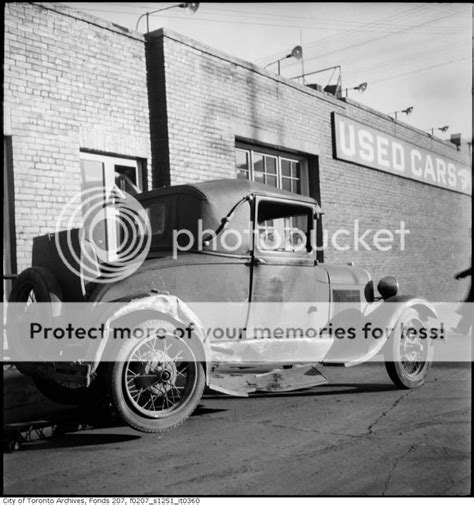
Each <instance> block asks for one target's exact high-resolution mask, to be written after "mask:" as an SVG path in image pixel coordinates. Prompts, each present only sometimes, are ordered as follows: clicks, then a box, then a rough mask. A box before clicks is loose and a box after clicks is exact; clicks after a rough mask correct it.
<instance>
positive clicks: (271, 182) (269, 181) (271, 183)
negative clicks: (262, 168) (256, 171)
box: [266, 175, 277, 188]
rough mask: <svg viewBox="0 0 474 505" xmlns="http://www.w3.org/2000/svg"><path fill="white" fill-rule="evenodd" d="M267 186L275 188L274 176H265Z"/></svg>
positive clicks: (275, 179) (275, 180)
mask: <svg viewBox="0 0 474 505" xmlns="http://www.w3.org/2000/svg"><path fill="white" fill-rule="evenodd" d="M266 182H267V184H268V185H269V186H273V187H275V188H276V187H277V178H276V175H267V181H266Z"/></svg>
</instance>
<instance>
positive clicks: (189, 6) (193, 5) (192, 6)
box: [135, 2, 199, 33]
mask: <svg viewBox="0 0 474 505" xmlns="http://www.w3.org/2000/svg"><path fill="white" fill-rule="evenodd" d="M176 7H179V8H180V9H186V10H187V11H188V12H189V13H190V14H194V13H195V12H196V11H197V10H198V9H199V2H190V3H188V2H186V3H181V4H175V5H170V6H168V7H163V8H161V9H157V10H155V11H149V12H145V14H142V15H141V16H140V17H139V18H138V20H137V26H136V27H135V30H138V25H139V23H140V21H141V20H142V19H143V18H144V17H146V32H147V33H149V32H150V23H149V19H150V16H151V14H156V13H157V12H162V11H167V10H169V9H174V8H176Z"/></svg>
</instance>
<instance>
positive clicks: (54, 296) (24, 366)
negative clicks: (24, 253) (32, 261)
mask: <svg viewBox="0 0 474 505" xmlns="http://www.w3.org/2000/svg"><path fill="white" fill-rule="evenodd" d="M61 300H62V292H61V288H60V286H59V284H58V282H57V280H56V278H55V277H54V275H53V274H52V273H51V272H50V271H49V270H48V269H47V268H43V267H30V268H27V269H26V270H23V272H21V273H20V275H19V276H18V277H17V278H16V279H15V282H14V283H13V286H12V290H11V293H10V297H9V302H13V303H15V304H18V305H17V306H16V307H15V312H14V314H15V316H14V317H19V316H21V313H22V312H27V311H28V308H29V306H30V305H31V304H33V303H47V304H51V305H50V307H51V313H52V311H53V304H54V303H57V302H60V301H61ZM20 304H23V307H21V305H20ZM12 317H13V316H12ZM13 339H14V335H8V345H9V348H13V349H14V348H15V342H14V340H13ZM13 354H14V355H15V354H21V351H18V353H15V352H14V353H13ZM15 366H16V368H17V369H18V370H19V371H20V372H21V373H23V374H25V375H30V376H31V377H32V379H33V381H34V383H35V385H36V387H37V388H38V389H39V391H40V392H41V393H42V394H43V395H44V396H46V397H47V398H49V399H50V400H52V401H54V402H56V403H61V404H65V405H78V404H80V403H83V402H84V401H86V400H87V388H86V387H82V386H77V385H76V384H72V383H65V382H56V381H55V380H54V379H52V378H49V377H45V376H44V375H42V374H41V373H40V372H39V370H40V369H41V363H36V362H26V361H19V360H18V361H16V362H15Z"/></svg>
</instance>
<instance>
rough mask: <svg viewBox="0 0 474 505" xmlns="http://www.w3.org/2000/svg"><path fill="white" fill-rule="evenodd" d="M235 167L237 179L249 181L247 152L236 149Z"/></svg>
mask: <svg viewBox="0 0 474 505" xmlns="http://www.w3.org/2000/svg"><path fill="white" fill-rule="evenodd" d="M235 165H236V170H237V178H238V179H249V177H250V171H249V152H248V151H242V150H240V149H237V150H236V152H235Z"/></svg>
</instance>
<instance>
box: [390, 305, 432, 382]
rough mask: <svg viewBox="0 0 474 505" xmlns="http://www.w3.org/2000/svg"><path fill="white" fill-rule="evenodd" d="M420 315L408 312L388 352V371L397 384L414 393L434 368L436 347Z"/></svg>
mask: <svg viewBox="0 0 474 505" xmlns="http://www.w3.org/2000/svg"><path fill="white" fill-rule="evenodd" d="M424 329H425V325H424V323H423V321H422V319H421V318H420V315H419V314H418V312H417V311H416V310H414V309H408V310H406V311H405V312H404V313H403V314H402V316H401V318H400V319H399V321H398V323H397V327H396V328H395V330H394V332H393V335H392V336H391V338H390V339H389V340H388V342H387V344H386V349H385V356H384V357H385V367H386V369H387V372H388V375H389V376H390V378H391V379H392V381H393V383H394V384H395V385H396V386H398V387H399V388H402V389H414V388H417V387H419V386H421V385H422V384H423V383H424V382H425V378H426V375H427V374H428V371H429V369H430V367H431V361H432V358H433V346H432V343H431V341H430V339H429V338H427V337H426V332H425V331H423V330H424Z"/></svg>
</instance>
